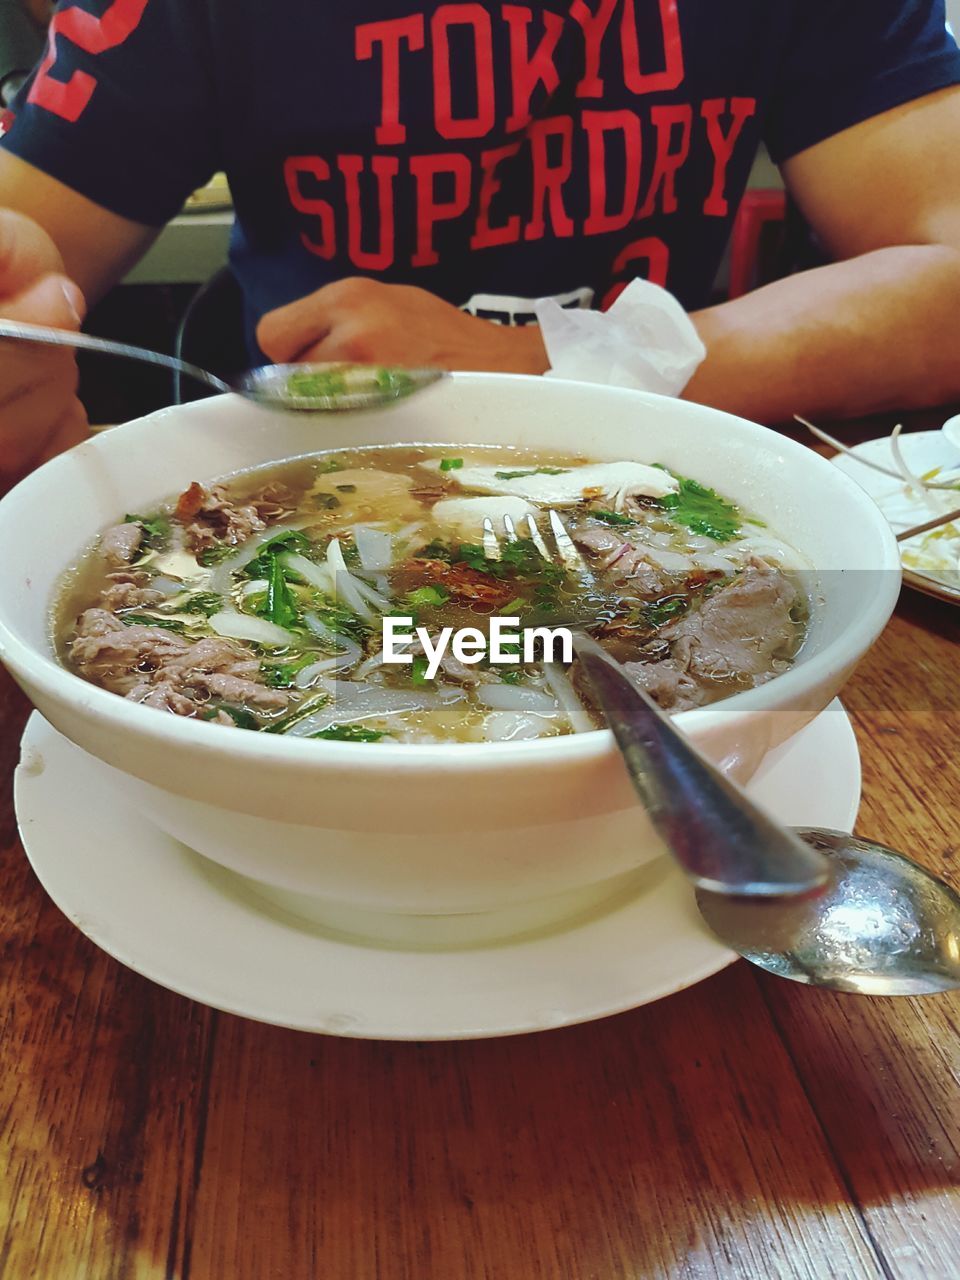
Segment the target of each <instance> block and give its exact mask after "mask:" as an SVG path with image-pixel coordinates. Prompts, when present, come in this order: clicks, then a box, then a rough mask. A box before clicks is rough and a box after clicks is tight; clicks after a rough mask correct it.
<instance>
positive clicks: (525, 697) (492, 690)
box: [476, 684, 592, 727]
mask: <svg viewBox="0 0 960 1280" xmlns="http://www.w3.org/2000/svg"><path fill="white" fill-rule="evenodd" d="M476 699H477V701H478V702H480V703H482V704H483V705H484V706H485V707H492V708H493V710H494V711H529V712H531V713H532V714H533V715H535V716H543V718H544V719H545V720H551V719H553V718H555V717H556V715H557V712H558V711H559V710H560V707H558V706H557V700H556V698H554V697H553V695H552V694H549V693H547V692H546V691H545V690H543V689H530V688H526V687H524V686H523V685H517V684H485V685H481V686H480V687H479V688H478V689H477V691H476ZM591 727H592V726H591Z"/></svg>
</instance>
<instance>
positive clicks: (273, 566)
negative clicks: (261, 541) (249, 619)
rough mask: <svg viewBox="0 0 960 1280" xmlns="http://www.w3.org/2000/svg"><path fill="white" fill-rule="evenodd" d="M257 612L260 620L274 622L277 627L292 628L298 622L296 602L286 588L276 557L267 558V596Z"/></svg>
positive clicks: (285, 581) (281, 568)
mask: <svg viewBox="0 0 960 1280" xmlns="http://www.w3.org/2000/svg"><path fill="white" fill-rule="evenodd" d="M257 612H258V613H259V614H260V616H261V617H262V618H267V619H269V621H270V622H275V623H276V624H277V626H278V627H288V628H289V627H292V626H294V625H295V624H296V622H297V620H298V614H297V605H296V601H295V599H294V596H293V592H292V591H291V590H290V588H289V587H288V586H287V580H286V578H285V577H284V576H283V565H282V564H281V563H280V559H279V557H278V556H275V555H273V556H270V557H269V570H268V573H267V594H266V596H265V597H264V600H263V603H262V605H261V606H260V608H259V609H258V610H257Z"/></svg>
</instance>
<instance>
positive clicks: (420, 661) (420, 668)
mask: <svg viewBox="0 0 960 1280" xmlns="http://www.w3.org/2000/svg"><path fill="white" fill-rule="evenodd" d="M429 665H430V664H429V663H428V662H427V660H426V658H424V657H422V656H420V655H418V656H417V657H416V658H414V660H413V666H412V667H411V668H410V679H411V680H412V681H413V683H414V684H426V682H427V667H428V666H429Z"/></svg>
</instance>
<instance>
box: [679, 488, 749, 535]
mask: <svg viewBox="0 0 960 1280" xmlns="http://www.w3.org/2000/svg"><path fill="white" fill-rule="evenodd" d="M675 478H676V479H677V480H678V481H679V484H680V491H679V492H678V493H668V494H667V495H666V497H664V498H661V499H660V506H661V507H662V508H663V510H664V511H666V512H667V514H668V515H669V517H670V519H671V520H675V521H676V523H677V524H680V525H683V527H684V528H685V529H689V530H690V532H691V533H698V534H700V535H702V536H703V537H704V538H713V540H714V541H715V542H729V541H730V539H731V538H736V537H737V535H738V534H739V533H740V511H739V508H737V507H735V506H734V505H733V503H732V502H727V501H726V499H725V498H721V497H720V495H719V494H718V493H716V492H715V491H714V490H713V489H708V488H707V487H706V485H702V484H700V483H699V482H698V481H696V480H688V479H687V478H686V477H685V476H677V477H675Z"/></svg>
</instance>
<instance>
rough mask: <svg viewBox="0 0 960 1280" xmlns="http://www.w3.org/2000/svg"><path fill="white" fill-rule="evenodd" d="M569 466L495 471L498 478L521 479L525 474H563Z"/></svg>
mask: <svg viewBox="0 0 960 1280" xmlns="http://www.w3.org/2000/svg"><path fill="white" fill-rule="evenodd" d="M569 470H570V468H569V467H529V468H527V470H525V471H495V472H494V473H493V474H494V475H495V476H496V477H497V479H498V480H522V479H523V478H524V477H525V476H565V475H566V474H567V472H568V471H569Z"/></svg>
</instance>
